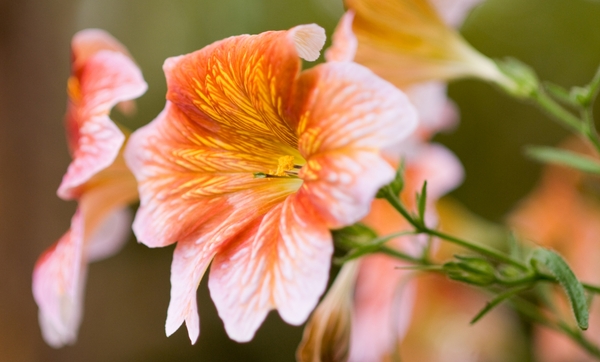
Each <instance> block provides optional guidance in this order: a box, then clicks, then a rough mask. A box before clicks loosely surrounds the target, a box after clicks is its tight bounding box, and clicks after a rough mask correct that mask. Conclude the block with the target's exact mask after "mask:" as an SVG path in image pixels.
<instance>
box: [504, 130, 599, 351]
mask: <svg viewBox="0 0 600 362" xmlns="http://www.w3.org/2000/svg"><path fill="white" fill-rule="evenodd" d="M562 147H563V148H565V149H568V150H571V151H573V152H577V153H580V154H583V155H586V156H590V157H594V158H596V159H597V158H598V155H597V153H596V152H595V151H594V150H593V149H592V147H590V146H589V145H587V144H583V143H582V142H581V140H576V139H569V140H567V142H565V143H564V144H563V145H562ZM598 185H599V183H598V178H597V176H591V175H586V174H584V173H582V172H579V171H576V170H574V169H569V168H567V167H563V166H556V165H553V166H548V167H547V168H546V169H545V171H544V173H543V175H542V179H541V181H540V183H539V185H538V186H537V187H536V189H535V190H534V191H533V192H532V193H531V194H530V195H529V196H528V197H527V198H526V199H525V200H523V201H522V202H521V204H520V205H519V206H518V207H517V208H516V209H515V210H514V211H513V212H512V213H511V215H510V216H509V223H510V224H511V225H512V226H513V227H514V228H515V230H516V231H517V232H518V233H519V235H520V236H522V237H524V238H527V239H529V240H532V241H534V242H536V243H538V244H540V245H543V246H545V247H549V248H553V249H555V250H556V251H558V252H559V253H560V254H561V255H563V256H564V258H565V259H566V261H567V262H568V263H569V265H570V266H571V268H572V269H573V271H574V273H575V275H577V277H578V278H580V279H581V280H583V281H586V282H589V283H592V284H597V283H598V282H600V279H599V278H598V275H599V273H600V268H599V267H598V265H600V264H599V263H598V261H600V252H599V251H598V250H599V249H598V240H599V239H600V225H599V223H598V220H599V219H600V204H599V203H598V200H599V198H598V196H599V195H598ZM554 295H555V296H556V298H554V299H555V300H559V303H558V305H556V307H557V310H558V311H559V312H561V313H562V315H563V316H565V317H566V318H569V316H570V315H571V310H570V307H569V306H568V303H567V302H566V300H564V298H563V299H562V300H561V299H560V298H561V297H563V294H562V292H559V291H558V290H557V291H556V293H555V294H554ZM560 302H562V303H560ZM598 308H600V302H599V301H598V299H597V298H594V300H593V301H592V304H591V305H590V323H589V325H590V328H589V329H588V330H586V331H583V332H582V333H583V334H584V335H585V336H586V337H587V338H589V339H590V340H592V341H595V343H598V342H600V338H598V336H599V333H600V313H599V312H598V311H599V309H598ZM535 345H536V348H535V349H536V353H537V355H538V357H539V359H540V360H543V361H550V362H552V361H566V360H577V361H592V360H593V358H592V357H590V356H589V355H588V354H587V353H586V352H585V351H583V350H582V349H581V347H579V346H578V345H577V344H576V343H574V342H573V341H571V340H570V339H569V338H568V337H566V336H565V335H563V334H560V333H557V332H556V331H553V330H549V329H544V328H536V331H535Z"/></svg>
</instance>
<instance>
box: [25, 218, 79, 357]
mask: <svg viewBox="0 0 600 362" xmlns="http://www.w3.org/2000/svg"><path fill="white" fill-rule="evenodd" d="M83 243H84V240H83V220H82V217H81V213H80V212H79V211H77V212H76V213H75V216H73V219H72V220H71V229H70V230H69V231H67V233H66V234H65V235H63V236H62V237H61V238H60V240H59V241H58V242H57V243H56V244H54V245H53V246H52V247H50V249H48V250H46V252H45V253H44V254H42V256H41V257H40V258H39V259H38V261H37V263H36V266H35V269H34V271H33V297H34V299H35V301H36V303H37V305H38V307H39V308H40V311H39V319H40V326H41V328H42V335H43V337H44V340H45V341H46V342H47V343H48V344H49V345H51V346H52V347H55V348H58V347H62V346H64V345H66V344H73V343H75V340H76V339H77V331H78V329H79V325H80V323H81V316H82V309H83V288H84V284H85V278H86V269H87V264H86V263H85V261H84V260H83V258H84V256H83V254H84V245H83Z"/></svg>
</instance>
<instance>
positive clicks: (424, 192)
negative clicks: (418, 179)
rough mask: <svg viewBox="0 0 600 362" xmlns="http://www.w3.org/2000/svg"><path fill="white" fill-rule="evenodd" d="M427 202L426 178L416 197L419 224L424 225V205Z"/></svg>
mask: <svg viewBox="0 0 600 362" xmlns="http://www.w3.org/2000/svg"><path fill="white" fill-rule="evenodd" d="M426 204H427V180H425V182H423V187H422V188H421V193H420V194H419V195H418V197H417V205H418V207H419V219H420V220H421V224H423V225H425V206H426Z"/></svg>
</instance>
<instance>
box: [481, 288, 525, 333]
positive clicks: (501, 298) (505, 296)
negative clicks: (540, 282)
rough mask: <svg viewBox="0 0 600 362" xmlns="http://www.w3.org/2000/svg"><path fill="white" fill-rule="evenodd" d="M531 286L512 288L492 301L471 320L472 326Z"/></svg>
mask: <svg viewBox="0 0 600 362" xmlns="http://www.w3.org/2000/svg"><path fill="white" fill-rule="evenodd" d="M529 287H530V286H529V285H520V286H518V287H514V288H511V289H509V290H507V291H505V292H504V293H500V294H498V295H497V296H496V297H495V298H494V299H492V300H490V301H489V302H487V303H486V305H485V307H483V309H482V310H481V311H479V313H477V315H476V316H475V317H474V318H473V319H472V320H471V322H470V323H471V324H475V323H477V322H478V321H479V320H480V319H481V318H483V316H484V315H486V314H488V313H489V312H490V311H491V310H492V309H494V308H495V307H496V306H497V305H498V304H500V303H502V302H503V301H505V300H506V299H508V298H510V297H512V296H513V295H515V294H518V293H521V292H522V291H525V290H527V289H529Z"/></svg>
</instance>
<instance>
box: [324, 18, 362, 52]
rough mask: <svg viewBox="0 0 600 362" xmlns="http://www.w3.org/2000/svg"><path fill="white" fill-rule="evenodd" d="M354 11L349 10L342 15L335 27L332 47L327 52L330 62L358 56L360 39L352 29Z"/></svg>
mask: <svg viewBox="0 0 600 362" xmlns="http://www.w3.org/2000/svg"><path fill="white" fill-rule="evenodd" d="M353 21H354V11H352V10H348V11H346V12H345V13H344V15H342V18H341V19H340V22H339V23H338V25H337V27H336V28H335V32H334V33H333V39H332V41H331V47H329V49H327V51H326V52H325V59H326V60H327V61H328V62H351V61H353V60H354V57H355V56H356V48H357V47H358V40H356V36H355V35H354V32H353V31H352V22H353Z"/></svg>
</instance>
